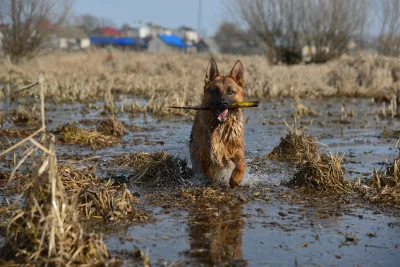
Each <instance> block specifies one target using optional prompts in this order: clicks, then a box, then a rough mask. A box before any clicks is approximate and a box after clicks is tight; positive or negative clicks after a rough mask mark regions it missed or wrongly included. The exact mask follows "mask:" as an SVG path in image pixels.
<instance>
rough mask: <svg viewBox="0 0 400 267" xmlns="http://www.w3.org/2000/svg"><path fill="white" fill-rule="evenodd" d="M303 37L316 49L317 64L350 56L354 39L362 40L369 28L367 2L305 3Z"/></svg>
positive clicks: (321, 0) (307, 0)
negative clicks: (346, 53) (348, 54)
mask: <svg viewBox="0 0 400 267" xmlns="http://www.w3.org/2000/svg"><path fill="white" fill-rule="evenodd" d="M300 2H302V8H301V15H300V16H301V17H303V19H302V23H301V25H302V30H301V32H302V37H303V41H304V44H305V45H307V46H308V47H312V48H314V49H313V53H312V55H311V57H312V60H313V61H314V62H317V63H318V62H326V61H327V60H330V59H332V58H335V57H338V56H340V55H342V54H343V53H345V52H347V49H348V44H349V42H350V40H351V39H354V40H362V38H363V35H364V30H365V26H366V25H367V17H368V16H367V13H368V2H367V0H351V1H348V0H335V1H331V0H301V1H300Z"/></svg>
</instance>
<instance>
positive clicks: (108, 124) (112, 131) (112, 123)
mask: <svg viewBox="0 0 400 267" xmlns="http://www.w3.org/2000/svg"><path fill="white" fill-rule="evenodd" d="M97 130H98V131H99V132H100V133H102V134H105V135H110V136H114V137H118V136H122V135H124V134H125V133H126V129H125V126H124V125H123V124H122V123H121V122H119V121H118V120H117V119H116V118H115V117H114V116H110V117H108V118H107V119H105V120H102V121H100V122H99V125H98V126H97Z"/></svg>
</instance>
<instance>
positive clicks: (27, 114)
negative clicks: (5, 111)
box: [11, 106, 40, 126]
mask: <svg viewBox="0 0 400 267" xmlns="http://www.w3.org/2000/svg"><path fill="white" fill-rule="evenodd" d="M11 119H12V121H13V122H14V124H15V125H16V126H25V125H28V126H38V125H39V123H40V122H39V116H38V115H37V114H36V112H35V109H34V108H32V110H28V109H26V108H25V107H22V106H19V107H18V108H17V109H16V110H14V111H13V112H12V113H11Z"/></svg>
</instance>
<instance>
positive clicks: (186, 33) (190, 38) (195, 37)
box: [175, 26, 199, 45]
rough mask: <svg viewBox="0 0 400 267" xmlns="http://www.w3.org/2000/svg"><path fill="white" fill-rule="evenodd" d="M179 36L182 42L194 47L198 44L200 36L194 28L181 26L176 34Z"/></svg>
mask: <svg viewBox="0 0 400 267" xmlns="http://www.w3.org/2000/svg"><path fill="white" fill-rule="evenodd" d="M175 33H176V34H177V35H179V36H180V37H181V38H182V40H183V41H184V42H185V43H187V44H188V45H194V44H197V42H198V41H199V34H198V32H197V31H195V30H194V29H192V28H189V27H185V26H181V27H179V28H178V29H177V30H176V32H175Z"/></svg>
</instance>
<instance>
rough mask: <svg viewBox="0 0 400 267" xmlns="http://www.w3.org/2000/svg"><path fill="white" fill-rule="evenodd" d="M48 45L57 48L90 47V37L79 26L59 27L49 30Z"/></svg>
mask: <svg viewBox="0 0 400 267" xmlns="http://www.w3.org/2000/svg"><path fill="white" fill-rule="evenodd" d="M50 46H51V47H53V48H57V49H85V48H88V47H90V38H89V36H87V34H86V33H85V31H84V30H82V29H79V28H60V29H53V30H51V32H50Z"/></svg>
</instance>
